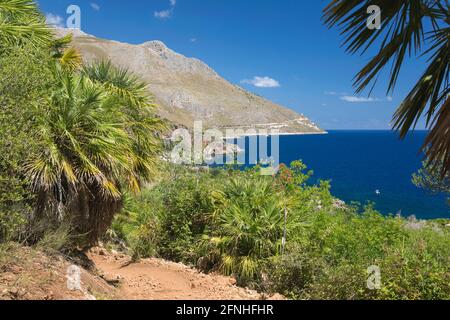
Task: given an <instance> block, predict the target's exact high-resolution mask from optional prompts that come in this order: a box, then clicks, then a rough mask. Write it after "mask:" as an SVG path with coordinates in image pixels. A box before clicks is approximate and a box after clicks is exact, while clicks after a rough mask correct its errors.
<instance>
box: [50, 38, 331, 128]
mask: <svg viewBox="0 0 450 320" xmlns="http://www.w3.org/2000/svg"><path fill="white" fill-rule="evenodd" d="M67 33H73V37H74V45H75V47H77V48H78V49H79V50H80V51H81V52H82V54H83V57H84V59H85V60H86V61H87V62H91V61H98V60H105V59H108V60H111V62H113V63H114V64H115V65H119V66H122V67H125V68H127V69H129V70H131V71H133V72H135V73H137V74H139V75H141V76H142V77H143V78H144V79H145V80H146V81H147V82H148V83H149V90H150V91H151V93H152V94H153V95H154V96H155V100H156V103H157V104H158V105H159V106H160V108H159V113H160V115H161V116H162V117H163V118H166V119H168V120H169V121H171V122H174V123H175V124H178V125H182V126H185V127H188V128H191V127H193V122H194V121H203V126H204V128H205V129H207V128H231V129H238V128H239V129H246V128H250V127H252V128H256V129H271V128H275V129H278V130H279V131H280V132H281V133H287V134H293V133H299V134H302V133H305V134H306V133H324V131H323V130H321V129H320V128H319V127H318V126H316V125H315V124H314V123H312V122H311V121H309V119H307V118H306V117H304V116H303V115H300V114H298V113H296V112H294V111H292V110H289V109H287V108H284V107H282V106H280V105H277V104H274V103H272V102H270V101H268V100H266V99H264V98H262V97H259V96H257V95H255V94H252V93H250V92H248V91H246V90H244V89H243V88H241V87H239V86H236V85H233V84H231V83H230V82H228V81H226V80H225V79H223V78H221V77H220V76H219V75H218V74H217V73H216V72H215V71H214V70H212V69H211V68H210V67H209V66H207V65H206V64H205V63H203V62H202V61H200V60H198V59H193V58H187V57H185V56H183V55H181V54H179V53H176V52H174V51H172V50H171V49H169V48H168V47H167V46H166V45H165V44H164V43H162V42H161V41H149V42H145V43H143V44H140V45H131V44H127V43H120V42H117V41H110V40H104V39H98V38H96V37H93V36H91V35H87V34H85V33H82V32H80V31H73V30H68V29H57V34H58V35H64V34H67Z"/></svg>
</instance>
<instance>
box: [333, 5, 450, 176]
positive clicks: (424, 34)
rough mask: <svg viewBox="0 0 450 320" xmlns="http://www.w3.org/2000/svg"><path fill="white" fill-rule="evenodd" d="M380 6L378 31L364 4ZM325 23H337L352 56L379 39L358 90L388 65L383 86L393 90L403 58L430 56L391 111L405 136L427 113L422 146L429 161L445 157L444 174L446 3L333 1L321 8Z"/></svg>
mask: <svg viewBox="0 0 450 320" xmlns="http://www.w3.org/2000/svg"><path fill="white" fill-rule="evenodd" d="M371 5H377V6H379V7H380V8H381V9H382V26H381V28H380V29H379V30H371V29H369V28H367V25H366V24H367V18H368V15H367V8H368V7H369V6H371ZM324 20H325V23H326V24H327V25H328V26H329V27H334V26H338V27H340V28H341V31H342V35H343V36H344V37H345V40H344V46H346V47H347V51H348V52H349V53H351V54H354V53H356V52H361V53H365V52H366V50H367V49H369V48H370V47H372V46H373V45H374V44H375V43H380V49H379V51H378V53H377V54H376V55H375V57H373V58H372V59H371V60H370V61H369V63H368V64H367V65H366V66H365V67H364V68H363V69H362V70H361V71H360V72H359V73H358V74H357V75H356V77H355V82H354V85H355V87H356V91H357V92H358V93H359V92H362V91H363V90H364V89H366V88H367V87H368V86H369V85H371V84H372V88H373V86H374V85H375V84H376V82H377V79H378V76H379V75H380V73H381V71H382V70H384V68H385V67H387V66H388V65H389V64H391V70H390V78H389V82H388V86H387V91H388V93H392V91H393V90H394V88H395V85H396V83H397V80H398V77H399V75H400V72H401V69H402V66H403V64H404V61H405V59H406V58H407V57H409V56H413V55H414V56H418V55H429V56H430V57H431V58H430V59H429V65H428V68H427V70H426V71H425V73H424V75H423V76H422V77H421V78H420V79H419V81H418V82H417V84H416V85H415V86H414V88H413V89H412V91H411V92H410V93H409V94H408V96H407V97H406V98H405V99H404V101H403V102H402V104H401V105H400V107H399V108H398V110H397V112H396V113H395V115H394V129H396V130H398V131H399V132H400V136H401V137H402V138H404V137H405V136H406V135H407V133H408V131H409V130H411V129H414V128H415V127H416V124H417V121H418V120H419V119H420V118H421V117H422V116H425V118H426V122H427V127H428V128H429V129H430V133H429V135H428V137H427V139H426V143H425V145H424V147H423V150H427V152H426V155H427V156H428V157H429V160H430V163H435V162H436V160H442V159H443V161H444V166H442V169H443V173H442V176H445V174H446V173H448V172H449V170H450V156H449V146H450V133H449V131H450V126H449V124H450V119H449V118H448V114H449V111H448V106H449V102H448V95H449V69H450V28H449V27H447V26H448V24H449V22H450V4H449V2H448V1H439V0H438V1H435V0H433V1H430V0H398V1H390V0H352V1H347V0H333V1H331V2H330V4H329V5H328V6H327V7H326V8H325V9H324Z"/></svg>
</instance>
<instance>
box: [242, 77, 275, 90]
mask: <svg viewBox="0 0 450 320" xmlns="http://www.w3.org/2000/svg"><path fill="white" fill-rule="evenodd" d="M241 83H245V84H251V85H253V86H255V87H258V88H278V87H281V85H280V83H279V82H278V81H277V80H275V79H272V78H269V77H257V76H256V77H254V78H253V79H244V80H242V81H241Z"/></svg>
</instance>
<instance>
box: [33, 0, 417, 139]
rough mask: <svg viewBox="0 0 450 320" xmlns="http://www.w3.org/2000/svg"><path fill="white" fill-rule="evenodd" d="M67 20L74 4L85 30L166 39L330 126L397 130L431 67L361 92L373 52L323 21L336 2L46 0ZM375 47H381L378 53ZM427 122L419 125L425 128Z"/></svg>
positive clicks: (413, 64)
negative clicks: (352, 45)
mask: <svg viewBox="0 0 450 320" xmlns="http://www.w3.org/2000/svg"><path fill="white" fill-rule="evenodd" d="M38 3H39V5H40V7H41V10H42V11H43V12H44V13H45V14H47V15H48V16H49V17H50V19H51V20H53V21H55V22H56V23H64V21H65V20H66V18H67V16H68V15H67V14H66V9H67V7H68V6H69V5H70V4H76V5H78V6H79V7H80V8H81V17H82V22H81V23H82V26H81V27H82V29H83V31H84V32H87V33H89V34H93V35H95V36H98V37H101V38H106V39H112V40H117V41H123V42H128V43H135V44H138V43H142V42H145V41H148V40H161V41H163V42H164V43H166V44H167V46H168V47H169V48H171V49H173V50H175V51H177V52H179V53H182V54H184V55H186V56H189V57H196V58H199V59H201V60H203V61H204V62H206V63H207V64H208V65H210V66H211V67H212V68H213V69H215V70H216V71H217V72H218V73H219V74H220V75H221V76H223V77H224V78H225V79H227V80H229V81H231V82H233V83H235V84H238V85H241V86H243V87H244V88H246V89H248V90H250V91H252V92H255V93H257V94H259V95H262V96H264V97H266V98H268V99H270V100H272V101H274V102H277V103H280V104H282V105H284V106H286V107H289V108H291V109H293V110H295V111H298V112H300V113H303V114H305V115H306V116H308V117H309V118H311V119H312V120H313V121H314V122H316V123H318V124H319V125H320V126H321V127H323V128H325V129H329V130H331V129H389V123H390V121H391V119H392V114H393V113H394V111H395V109H396V108H397V106H398V105H399V103H400V102H401V100H402V98H404V97H405V96H406V94H407V93H408V91H409V90H410V89H411V88H412V86H413V84H414V81H415V80H417V79H418V77H419V76H420V75H421V73H422V72H423V71H424V69H425V64H424V62H425V61H424V59H421V60H415V59H414V60H410V61H408V63H407V65H406V66H405V68H404V69H403V72H402V74H401V77H400V79H399V82H398V85H397V87H396V90H395V92H394V93H393V94H392V96H389V97H388V96H387V94H386V86H385V83H386V81H383V80H385V79H386V77H381V78H380V79H379V81H378V85H377V87H376V88H375V90H374V92H373V93H372V96H371V97H370V98H368V93H367V92H366V93H365V94H362V95H360V96H356V95H355V94H354V89H353V87H352V79H353V77H354V75H355V74H356V73H357V71H359V69H360V68H361V67H362V66H363V65H364V64H365V63H367V61H368V60H369V58H370V57H371V55H370V53H369V54H366V55H364V56H362V57H361V56H358V55H355V56H350V55H348V54H346V53H345V51H344V49H343V48H342V47H341V46H340V45H341V42H342V38H341V37H340V36H339V33H338V30H328V29H327V28H326V27H325V26H324V25H323V23H322V21H321V15H322V9H323V8H324V7H325V6H326V4H327V3H328V0H324V1H321V0H314V1H307V0H145V1H144V0H128V1H122V0H120V1H119V0H95V1H90V0H39V1H38ZM372 53H373V52H372ZM423 127H424V126H423V123H420V124H419V127H418V128H423Z"/></svg>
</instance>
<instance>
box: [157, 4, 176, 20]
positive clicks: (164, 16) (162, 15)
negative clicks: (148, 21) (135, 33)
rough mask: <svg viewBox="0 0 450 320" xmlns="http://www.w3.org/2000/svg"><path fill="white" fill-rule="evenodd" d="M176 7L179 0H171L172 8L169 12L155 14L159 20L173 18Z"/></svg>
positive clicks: (163, 11)
mask: <svg viewBox="0 0 450 320" xmlns="http://www.w3.org/2000/svg"><path fill="white" fill-rule="evenodd" d="M176 5H177V0H170V8H169V9H167V10H161V11H155V12H154V16H155V18H158V19H169V18H171V17H172V15H173V11H174V10H175V6H176Z"/></svg>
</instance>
